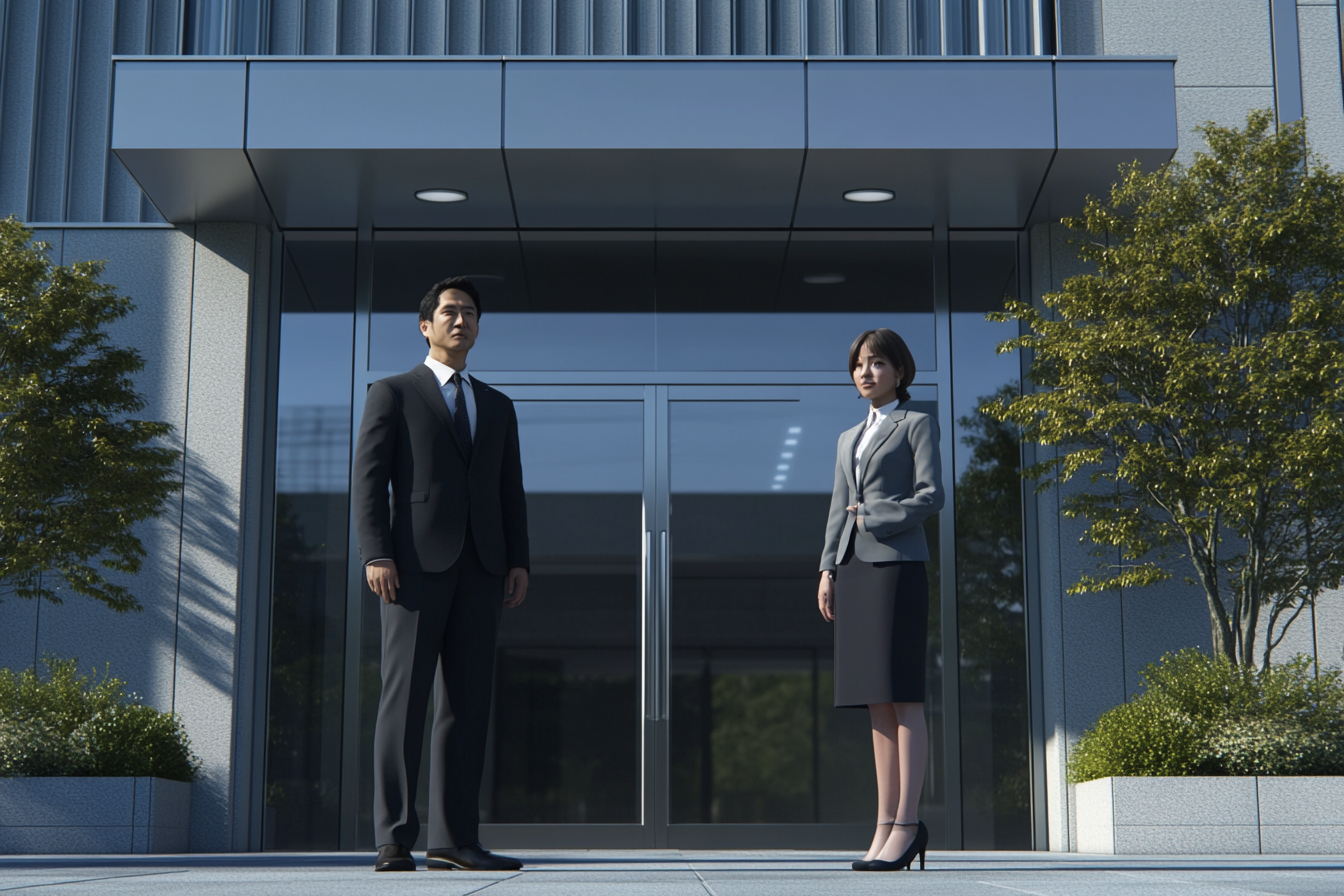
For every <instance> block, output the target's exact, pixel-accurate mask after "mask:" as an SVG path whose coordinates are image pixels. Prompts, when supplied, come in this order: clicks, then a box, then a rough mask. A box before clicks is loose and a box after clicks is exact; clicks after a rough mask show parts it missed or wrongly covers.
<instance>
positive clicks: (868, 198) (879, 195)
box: [845, 189, 896, 202]
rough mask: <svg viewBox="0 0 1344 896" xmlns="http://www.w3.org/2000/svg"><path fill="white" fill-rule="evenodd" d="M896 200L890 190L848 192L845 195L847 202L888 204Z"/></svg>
mask: <svg viewBox="0 0 1344 896" xmlns="http://www.w3.org/2000/svg"><path fill="white" fill-rule="evenodd" d="M895 198H896V194H895V193H893V192H891V191H890V190H873V189H864V190H850V191H848V192H847V193H845V201H847V202H890V201H891V200H893V199H895Z"/></svg>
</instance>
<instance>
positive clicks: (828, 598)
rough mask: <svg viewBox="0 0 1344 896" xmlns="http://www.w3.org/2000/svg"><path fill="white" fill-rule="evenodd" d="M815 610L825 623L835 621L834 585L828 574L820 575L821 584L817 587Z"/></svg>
mask: <svg viewBox="0 0 1344 896" xmlns="http://www.w3.org/2000/svg"><path fill="white" fill-rule="evenodd" d="M817 609H818V610H820V611H821V617H822V618H823V619H825V620H826V621H827V622H834V621H835V583H834V582H833V581H831V574H830V573H829V572H823V573H822V574H821V584H820V585H818V586H817Z"/></svg>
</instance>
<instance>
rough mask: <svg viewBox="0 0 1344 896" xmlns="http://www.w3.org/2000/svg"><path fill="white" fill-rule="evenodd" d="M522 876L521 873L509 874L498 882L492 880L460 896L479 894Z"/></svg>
mask: <svg viewBox="0 0 1344 896" xmlns="http://www.w3.org/2000/svg"><path fill="white" fill-rule="evenodd" d="M522 874H523V872H521V871H515V872H514V873H513V874H510V875H509V876H508V877H501V878H500V879H499V880H492V881H490V882H489V883H488V884H486V885H485V886H483V887H477V888H476V889H474V890H468V891H467V892H465V893H463V894H462V896H471V894H472V893H479V892H481V891H482V890H488V889H490V888H491V887H493V886H494V885H495V884H502V883H504V881H506V880H513V879H514V878H515V877H521V876H522Z"/></svg>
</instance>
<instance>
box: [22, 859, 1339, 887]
mask: <svg viewBox="0 0 1344 896" xmlns="http://www.w3.org/2000/svg"><path fill="white" fill-rule="evenodd" d="M516 854H517V855H518V856H519V857H520V858H522V859H523V861H524V862H525V863H526V867H525V868H524V870H523V871H522V872H521V873H493V874H492V873H477V872H465V871H426V870H423V869H422V870H420V871H418V872H416V873H414V874H409V873H402V874H375V873H374V872H373V870H372V862H373V855H372V853H367V854H366V853H298V854H295V853H250V854H237V853H235V854H214V855H179V856H134V855H127V856H0V894H3V893H9V892H16V891H17V892H24V891H28V892H35V893H36V892H39V891H40V892H44V893H50V894H53V896H54V894H58V893H59V894H64V896H129V894H136V896H175V894H189V896H343V894H350V896H356V894H357V896H384V894H389V896H392V894H395V896H412V894H420V893H424V894H431V893H432V894H434V896H473V894H481V896H869V894H872V896H877V894H883V896H887V894H897V896H899V894H918V896H964V894H967V896H1011V894H1014V893H1025V894H1032V896H1327V894H1329V896H1338V894H1340V893H1344V859H1341V858H1340V857H1337V856H1260V855H1254V856H1142V857H1125V856H1097V855H1079V854H1068V853H1044V852H1015V853H1010V852H970V851H964V852H934V853H930V854H929V857H928V861H929V864H928V870H927V871H924V872H920V871H913V872H899V873H893V874H872V873H869V874H863V873H856V872H854V871H851V870H850V868H849V863H850V861H852V860H853V859H854V858H855V857H856V854H855V853H849V852H844V853H841V852H809V851H803V850H793V851H790V850H780V851H745V850H744V851H732V852H728V851H725V852H711V851H690V850H680V851H679V850H631V851H620V850H569V851H556V850H523V851H518V852H517V853H516Z"/></svg>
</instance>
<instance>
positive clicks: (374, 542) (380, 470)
mask: <svg viewBox="0 0 1344 896" xmlns="http://www.w3.org/2000/svg"><path fill="white" fill-rule="evenodd" d="M471 383H472V393H473V395H474V396H475V398H476V436H475V442H474V444H473V445H472V446H471V450H470V458H471V459H470V462H468V460H467V458H468V454H467V450H466V448H467V446H464V445H462V444H461V443H460V441H459V438H460V437H459V436H458V434H457V430H456V428H455V427H454V426H453V418H452V415H451V414H450V413H449V412H448V406H447V404H446V403H445V402H444V399H443V393H442V392H441V391H440V389H439V383H438V380H437V379H435V377H434V373H433V371H431V370H430V369H429V368H428V367H426V366H425V365H424V364H419V365H417V366H416V367H415V369H413V370H411V371H410V372H408V373H402V374H398V375H397V376H390V377H388V378H386V379H382V380H378V381H377V382H376V383H374V384H373V385H372V386H370V387H369V393H368V398H367V400H366V401H365V404H364V419H363V420H362V421H361V422H360V425H359V440H358V442H357V443H356V448H355V462H354V470H353V481H352V482H351V486H350V490H351V500H352V501H353V503H354V507H353V511H354V516H355V526H356V528H357V530H358V532H359V553H360V557H361V558H363V560H364V562H366V563H367V562H369V561H370V560H378V559H382V558H390V559H392V560H395V561H396V563H397V566H398V568H400V569H420V570H422V571H424V572H443V571H444V570H446V569H448V568H449V567H450V566H452V565H453V564H454V563H456V562H457V558H458V555H459V554H461V552H462V544H463V540H464V539H465V537H466V533H467V526H471V534H472V538H473V540H474V541H475V542H476V550H477V552H478V553H479V554H480V559H481V564H482V565H483V566H484V567H485V568H486V570H487V571H489V572H491V573H494V574H496V575H504V573H505V572H507V571H508V570H509V569H512V568H514V567H523V568H524V569H526V568H527V567H528V563H529V559H528V545H527V501H526V498H525V497H524V495H523V465H522V460H521V458H520V456H519V450H518V415H517V414H516V413H515V412H514V409H513V402H512V401H510V400H509V399H508V397H507V396H505V395H503V394H501V393H499V392H496V391H495V390H494V389H492V388H490V387H489V386H487V385H486V384H485V383H483V382H481V381H480V380H478V379H476V378H475V377H472V378H471ZM389 483H391V485H392V500H391V505H390V506H389V502H388V492H387V487H388V484H389Z"/></svg>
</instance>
